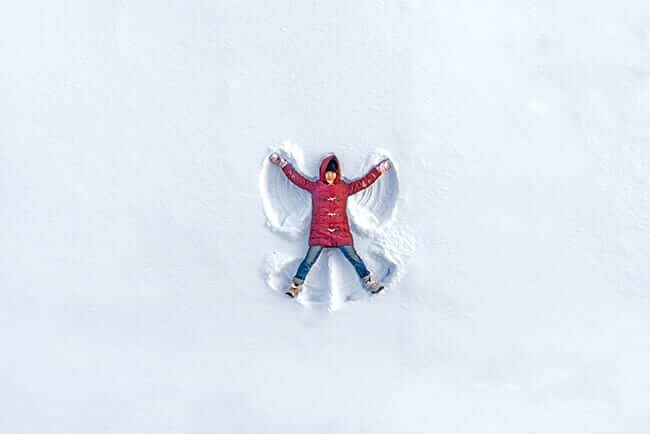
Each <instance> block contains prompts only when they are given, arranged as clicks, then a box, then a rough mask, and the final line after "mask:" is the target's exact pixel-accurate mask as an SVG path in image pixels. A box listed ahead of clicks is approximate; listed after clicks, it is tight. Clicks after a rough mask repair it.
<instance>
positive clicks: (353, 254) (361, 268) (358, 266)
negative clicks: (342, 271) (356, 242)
mask: <svg viewBox="0 0 650 434" xmlns="http://www.w3.org/2000/svg"><path fill="white" fill-rule="evenodd" d="M339 250H340V251H341V252H343V255H345V257H346V259H347V260H348V261H350V263H351V264H352V265H353V266H354V269H355V270H356V271H357V274H358V275H359V277H360V278H362V279H363V278H364V277H367V276H368V275H369V274H370V271H368V269H367V268H366V265H365V264H364V263H363V261H362V260H361V257H359V254H358V253H357V251H356V250H355V249H354V246H341V247H339Z"/></svg>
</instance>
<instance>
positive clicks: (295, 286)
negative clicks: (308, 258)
mask: <svg viewBox="0 0 650 434" xmlns="http://www.w3.org/2000/svg"><path fill="white" fill-rule="evenodd" d="M301 290H302V283H297V282H296V281H293V282H291V286H290V287H289V289H288V290H287V292H285V294H287V295H288V296H289V297H291V298H296V297H298V294H300V291H301Z"/></svg>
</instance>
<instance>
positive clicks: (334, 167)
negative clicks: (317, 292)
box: [269, 152, 392, 297]
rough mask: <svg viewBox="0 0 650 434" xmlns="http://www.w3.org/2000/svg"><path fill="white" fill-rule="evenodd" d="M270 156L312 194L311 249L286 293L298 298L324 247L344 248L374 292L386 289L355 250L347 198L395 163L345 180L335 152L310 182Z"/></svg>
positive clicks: (386, 163)
mask: <svg viewBox="0 0 650 434" xmlns="http://www.w3.org/2000/svg"><path fill="white" fill-rule="evenodd" d="M269 159H270V160H271V162H272V163H273V164H275V165H276V166H278V167H280V168H282V171H283V172H284V174H285V175H286V176H287V178H289V180H290V181H291V182H293V183H294V184H296V185H297V186H298V187H300V188H302V189H304V190H307V191H309V192H310V193H311V201H312V214H311V230H310V233H309V250H307V255H306V256H305V259H303V261H302V263H301V264H300V266H299V267H298V271H297V272H296V275H295V277H294V278H293V282H292V283H291V286H290V287H289V289H288V290H287V292H286V294H287V295H289V296H291V297H296V296H297V295H298V294H299V293H300V290H301V289H302V284H303V283H304V281H305V278H306V277H307V273H309V270H310V269H311V267H312V266H313V265H314V264H315V263H316V260H317V259H318V257H319V256H320V254H321V252H322V251H323V248H331V247H337V248H338V249H339V250H341V252H342V253H343V255H344V256H345V257H346V258H347V260H348V261H350V263H351V264H352V265H353V266H354V269H355V270H356V272H357V274H358V275H359V277H360V278H361V279H362V281H363V283H364V285H365V287H366V288H367V289H368V290H369V291H370V292H371V293H373V294H376V293H378V292H379V291H381V290H382V289H384V287H383V286H382V285H381V283H379V282H377V281H375V280H373V279H372V277H371V276H370V272H369V271H368V269H367V268H366V266H365V264H364V263H363V261H362V260H361V258H360V257H359V255H358V254H357V251H356V250H355V249H354V245H353V240H352V234H351V233H350V225H349V224H348V215H347V201H348V196H350V195H352V194H355V193H358V192H360V191H361V190H364V189H366V188H368V187H370V186H371V185H372V184H373V183H374V182H375V181H376V180H377V178H379V177H380V176H381V175H382V174H383V173H384V172H386V171H388V170H390V168H391V166H392V165H391V162H390V160H388V159H386V160H383V161H381V162H380V163H379V164H378V165H377V166H375V167H374V168H373V169H372V170H371V171H370V172H368V173H367V174H366V175H365V176H364V177H363V178H361V179H358V180H356V181H353V182H350V183H347V182H345V181H343V180H342V179H341V168H340V165H339V162H338V159H337V158H336V156H335V155H330V156H328V157H326V158H324V159H323V161H322V162H321V164H320V179H319V180H318V181H310V180H309V179H307V178H305V177H304V176H302V175H301V174H300V173H298V172H297V171H296V170H295V169H294V168H293V167H291V164H289V162H288V161H287V160H285V159H284V158H282V157H281V156H280V155H278V154H277V153H276V152H274V153H273V154H271V155H270V156H269Z"/></svg>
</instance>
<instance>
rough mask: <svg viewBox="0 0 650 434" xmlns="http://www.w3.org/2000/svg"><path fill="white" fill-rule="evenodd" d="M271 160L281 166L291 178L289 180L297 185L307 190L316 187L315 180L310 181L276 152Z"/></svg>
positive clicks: (271, 156)
mask: <svg viewBox="0 0 650 434" xmlns="http://www.w3.org/2000/svg"><path fill="white" fill-rule="evenodd" d="M269 160H271V163H273V164H275V165H276V166H278V167H279V168H281V169H282V171H283V172H284V174H285V175H286V176H287V178H289V181H291V182H293V183H294V184H295V185H296V186H298V187H300V188H302V189H303V190H307V191H312V190H313V189H314V184H315V182H314V181H310V180H309V179H307V178H305V177H304V176H302V175H301V174H300V173H298V171H297V170H296V169H294V168H293V166H291V164H290V163H289V162H288V161H287V160H285V159H284V158H282V157H281V156H280V155H278V154H277V153H276V152H274V153H272V154H271V155H270V156H269Z"/></svg>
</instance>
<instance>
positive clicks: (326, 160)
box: [320, 154, 341, 184]
mask: <svg viewBox="0 0 650 434" xmlns="http://www.w3.org/2000/svg"><path fill="white" fill-rule="evenodd" d="M331 160H336V163H337V168H336V179H335V180H334V184H338V183H339V182H340V181H341V162H340V161H339V159H338V158H336V155H334V154H332V155H329V156H327V157H325V158H323V161H321V163H320V180H321V181H322V182H327V181H325V171H326V170H325V169H327V165H328V164H329V162H330V161H331Z"/></svg>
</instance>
